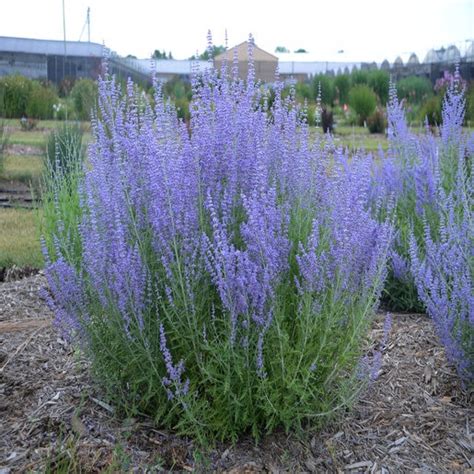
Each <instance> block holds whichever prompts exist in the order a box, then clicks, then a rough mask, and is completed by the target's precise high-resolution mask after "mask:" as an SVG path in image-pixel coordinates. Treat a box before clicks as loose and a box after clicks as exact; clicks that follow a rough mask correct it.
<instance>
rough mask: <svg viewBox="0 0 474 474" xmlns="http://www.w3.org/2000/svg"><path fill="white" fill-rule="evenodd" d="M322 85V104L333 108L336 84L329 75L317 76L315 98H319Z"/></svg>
mask: <svg viewBox="0 0 474 474" xmlns="http://www.w3.org/2000/svg"><path fill="white" fill-rule="evenodd" d="M320 85H321V103H322V104H324V105H328V106H332V104H333V102H334V82H333V79H332V78H331V77H329V76H328V75H327V74H317V75H316V76H314V78H313V97H314V98H316V97H317V96H318V92H319V87H320Z"/></svg>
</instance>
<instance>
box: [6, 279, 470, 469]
mask: <svg viewBox="0 0 474 474" xmlns="http://www.w3.org/2000/svg"><path fill="white" fill-rule="evenodd" d="M44 284H45V280H44V276H43V275H42V274H38V275H33V276H28V277H26V278H23V279H21V280H15V281H7V282H5V283H1V284H0V420H1V423H0V473H1V474H7V473H10V472H11V473H13V472H25V471H26V472H28V471H33V472H43V471H44V470H46V469H50V470H52V471H53V472H54V470H55V469H59V468H62V469H63V472H66V471H67V472H100V471H102V470H104V469H106V468H109V469H111V471H109V472H119V471H122V472H123V471H124V470H125V471H133V472H145V471H146V470H147V469H148V470H155V471H156V470H159V469H167V470H169V469H175V470H179V471H193V470H200V471H204V472H209V471H219V472H230V473H244V472H247V473H249V472H262V471H271V472H279V471H286V472H302V471H306V472H350V473H356V472H357V473H359V472H371V473H372V472H373V473H375V472H378V473H388V472H419V473H431V472H436V473H437V472H465V473H466V472H474V411H473V405H472V401H473V398H472V393H471V394H468V393H466V391H464V390H463V389H462V387H461V386H460V384H459V381H458V379H457V377H456V374H455V372H454V370H453V369H452V368H451V367H450V366H449V365H447V364H446V360H445V357H444V351H443V349H442V347H441V346H440V345H439V343H438V341H437V338H436V337H435V335H434V332H433V326H432V324H431V322H430V320H429V319H428V318H427V317H426V316H424V315H412V314H396V315H393V325H392V330H391V333H390V338H389V343H388V346H387V348H386V350H385V352H384V356H383V365H382V370H381V373H380V376H379V378H378V379H377V381H376V382H375V384H374V385H373V386H372V387H371V388H370V389H368V390H367V391H366V392H365V393H364V394H363V396H362V398H361V399H360V400H359V402H358V403H357V404H356V406H355V407H354V409H353V410H352V411H351V412H348V413H347V414H345V416H344V417H343V418H342V419H341V420H339V421H338V422H335V423H334V424H333V425H331V426H330V427H328V428H326V429H325V430H323V431H322V432H319V433H317V434H308V435H306V436H303V437H301V436H300V437H297V436H296V435H285V434H284V433H276V434H272V435H271V436H267V437H266V438H264V439H263V440H262V441H261V442H260V443H259V444H258V445H256V444H255V442H254V441H253V440H252V439H250V438H244V439H242V440H240V441H239V442H238V443H237V444H236V445H231V444H226V445H219V446H218V447H217V448H214V449H212V450H210V451H207V452H204V451H202V450H201V449H200V448H199V447H197V446H195V445H194V444H193V443H192V441H191V440H188V439H185V438H182V437H178V436H175V435H173V433H170V432H166V431H163V430H160V429H159V427H157V426H155V425H153V423H152V422H151V421H150V420H147V419H126V420H121V419H118V418H117V417H116V416H114V409H113V407H111V406H110V405H108V404H107V403H106V402H105V400H104V399H103V397H102V396H101V393H100V389H98V388H96V387H95V386H94V385H93V383H92V380H91V377H90V375H89V370H88V363H87V361H86V360H84V359H83V358H82V356H81V354H80V353H78V352H77V351H73V349H72V348H71V347H70V346H69V345H68V344H67V343H66V342H65V341H64V340H63V339H62V338H61V336H60V334H59V333H58V332H57V331H56V330H55V329H54V327H53V325H52V315H51V313H50V312H49V310H48V309H47V308H46V306H45V304H44V302H43V301H42V300H41V299H40V298H39V296H38V290H39V289H40V287H41V286H43V285H44ZM383 319H384V317H383V315H380V317H378V318H377V320H376V323H375V325H374V328H373V336H374V337H375V338H376V339H380V338H381V337H382V332H383V331H382V327H383ZM68 463H69V464H68ZM64 466H67V469H66V470H64Z"/></svg>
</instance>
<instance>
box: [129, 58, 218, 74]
mask: <svg viewBox="0 0 474 474" xmlns="http://www.w3.org/2000/svg"><path fill="white" fill-rule="evenodd" d="M135 61H138V62H139V63H140V65H141V66H142V68H144V69H146V70H148V71H149V72H153V71H154V72H156V73H157V74H177V75H180V74H182V75H187V74H192V73H193V72H194V71H196V69H197V70H199V71H204V70H205V69H207V68H209V63H208V62H207V61H196V60H190V59H182V60H181V59H155V60H152V59H137V60H135Z"/></svg>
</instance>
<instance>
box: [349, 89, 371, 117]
mask: <svg viewBox="0 0 474 474" xmlns="http://www.w3.org/2000/svg"><path fill="white" fill-rule="evenodd" d="M349 104H350V106H351V107H352V108H353V109H354V110H355V112H356V114H357V116H358V117H359V123H360V125H363V124H364V122H365V121H366V120H367V118H368V117H369V115H370V114H372V113H373V112H374V111H375V107H376V106H377V97H376V95H375V93H374V91H373V90H372V89H371V88H370V87H368V86H366V85H363V84H361V85H357V86H355V87H353V88H352V89H351V90H350V92H349Z"/></svg>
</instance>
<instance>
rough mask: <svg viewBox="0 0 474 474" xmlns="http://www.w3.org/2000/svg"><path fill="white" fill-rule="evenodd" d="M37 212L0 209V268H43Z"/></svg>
mask: <svg viewBox="0 0 474 474" xmlns="http://www.w3.org/2000/svg"><path fill="white" fill-rule="evenodd" d="M37 213H38V211H36V210H28V209H0V267H10V266H12V265H17V266H19V267H23V266H26V265H29V266H32V267H34V268H42V267H43V256H42V254H41V247H40V243H39V232H38V226H37V219H38V214H37Z"/></svg>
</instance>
